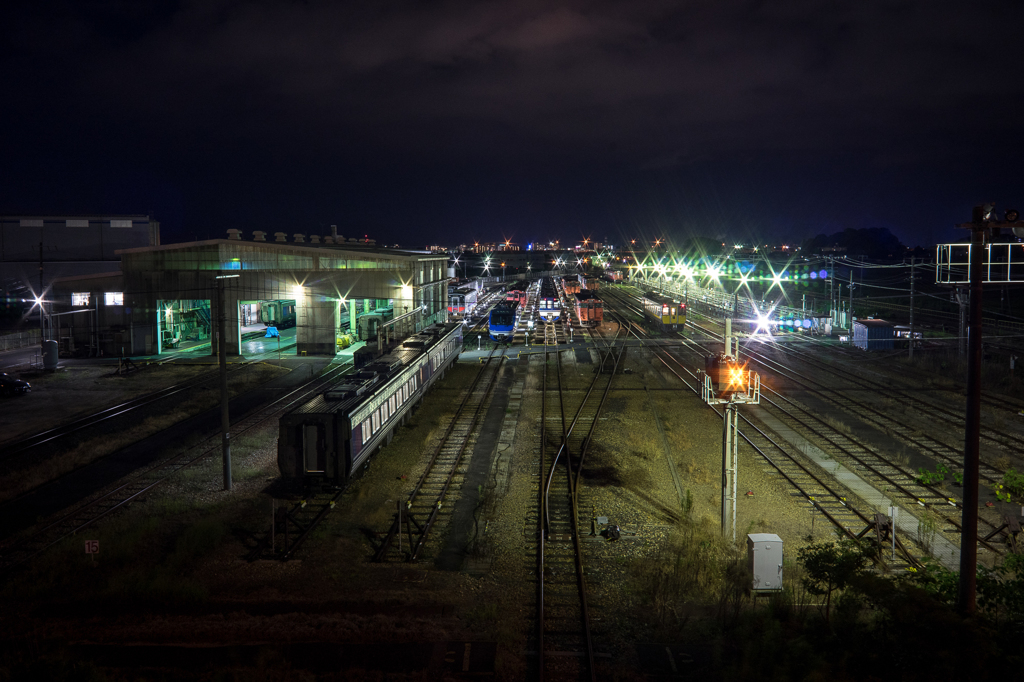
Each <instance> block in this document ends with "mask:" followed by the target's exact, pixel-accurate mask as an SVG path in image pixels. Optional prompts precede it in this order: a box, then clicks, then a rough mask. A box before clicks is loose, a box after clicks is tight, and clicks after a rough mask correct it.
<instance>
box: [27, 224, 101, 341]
mask: <svg viewBox="0 0 1024 682" xmlns="http://www.w3.org/2000/svg"><path fill="white" fill-rule="evenodd" d="M97 307H98V306H97ZM43 327H44V324H43V243H42V242H39V347H40V348H42V347H43V341H45V340H46V333H45V330H44V328H43Z"/></svg>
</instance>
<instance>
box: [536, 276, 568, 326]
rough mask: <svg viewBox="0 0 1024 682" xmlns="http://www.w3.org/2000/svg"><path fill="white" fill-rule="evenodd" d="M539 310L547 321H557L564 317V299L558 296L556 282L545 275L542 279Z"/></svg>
mask: <svg viewBox="0 0 1024 682" xmlns="http://www.w3.org/2000/svg"><path fill="white" fill-rule="evenodd" d="M537 312H538V313H540V316H541V318H543V320H544V321H545V322H557V321H558V320H559V319H560V318H561V317H562V301H561V299H560V298H559V297H558V290H557V289H556V288H555V282H554V280H553V279H551V278H550V277H545V278H543V279H542V280H541V281H540V293H539V295H538V297H537Z"/></svg>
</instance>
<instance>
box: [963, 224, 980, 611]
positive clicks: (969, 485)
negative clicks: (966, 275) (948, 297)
mask: <svg viewBox="0 0 1024 682" xmlns="http://www.w3.org/2000/svg"><path fill="white" fill-rule="evenodd" d="M985 208H986V207H983V206H976V207H975V208H974V213H973V216H972V218H973V219H972V221H971V222H970V223H969V224H968V225H966V227H969V228H970V229H971V261H970V263H971V266H970V267H971V272H970V282H971V307H970V327H968V334H969V335H970V339H969V341H968V346H969V347H970V352H969V354H968V356H967V415H966V422H965V424H964V506H963V516H962V519H961V531H960V583H959V585H958V590H957V606H958V607H959V608H960V611H961V612H963V613H966V614H972V615H973V614H974V613H975V612H976V611H977V601H976V599H977V595H976V589H977V585H978V499H979V493H978V464H979V461H980V437H981V296H982V281H983V279H982V278H983V273H982V269H983V267H984V263H985V233H986V232H987V231H988V224H987V223H988V215H986V214H987V213H988V211H986V210H985ZM961 310H963V308H961ZM961 319H962V315H961Z"/></svg>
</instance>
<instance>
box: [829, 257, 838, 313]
mask: <svg viewBox="0 0 1024 682" xmlns="http://www.w3.org/2000/svg"><path fill="white" fill-rule="evenodd" d="M828 307H829V311H828V316H829V317H831V318H832V324H833V326H838V325H837V321H836V315H835V312H836V262H835V258H833V257H832V256H829V257H828Z"/></svg>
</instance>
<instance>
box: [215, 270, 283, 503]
mask: <svg viewBox="0 0 1024 682" xmlns="http://www.w3.org/2000/svg"><path fill="white" fill-rule="evenodd" d="M226 298H227V297H226V296H225V295H224V279H223V278H217V306H218V307H219V308H220V310H219V311H218V312H219V313H220V314H219V315H218V316H217V356H218V359H219V362H220V432H221V458H222V460H223V465H224V490H231V419H230V417H229V415H228V346H227V333H226V332H227V318H228V313H227V304H226V301H225V299H226ZM279 343H280V341H279Z"/></svg>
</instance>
